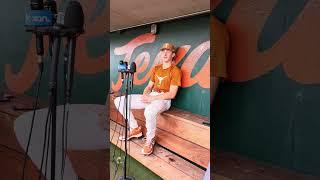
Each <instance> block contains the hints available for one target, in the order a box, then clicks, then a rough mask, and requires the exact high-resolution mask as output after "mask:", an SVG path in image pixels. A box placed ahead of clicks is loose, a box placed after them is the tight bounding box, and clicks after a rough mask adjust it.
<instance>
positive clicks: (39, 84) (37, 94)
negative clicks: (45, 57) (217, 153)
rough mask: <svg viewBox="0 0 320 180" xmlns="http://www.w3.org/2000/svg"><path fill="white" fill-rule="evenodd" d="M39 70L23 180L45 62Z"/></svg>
mask: <svg viewBox="0 0 320 180" xmlns="http://www.w3.org/2000/svg"><path fill="white" fill-rule="evenodd" d="M39 70H40V76H39V80H38V84H37V88H36V89H37V90H36V102H35V103H34V105H33V114H32V120H31V127H30V131H29V137H28V143H27V148H26V152H25V157H24V162H23V170H22V178H21V179H22V180H24V174H25V168H26V163H27V157H28V151H29V146H30V141H31V136H32V130H33V125H34V120H35V115H36V110H37V107H38V101H39V94H40V93H39V92H40V86H41V80H42V73H43V62H42V61H41V62H39Z"/></svg>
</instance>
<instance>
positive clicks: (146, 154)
mask: <svg viewBox="0 0 320 180" xmlns="http://www.w3.org/2000/svg"><path fill="white" fill-rule="evenodd" d="M155 144H156V143H155V142H154V143H153V148H152V151H151V152H150V153H145V152H143V149H141V153H142V154H143V155H145V156H149V155H150V154H152V153H153V151H154V146H155Z"/></svg>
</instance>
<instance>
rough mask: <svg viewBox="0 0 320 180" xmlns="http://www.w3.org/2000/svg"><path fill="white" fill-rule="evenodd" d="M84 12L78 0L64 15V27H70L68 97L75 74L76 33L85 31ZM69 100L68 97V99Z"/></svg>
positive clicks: (70, 4)
mask: <svg viewBox="0 0 320 180" xmlns="http://www.w3.org/2000/svg"><path fill="white" fill-rule="evenodd" d="M83 25H84V13H83V10H82V6H81V4H80V3H79V2H78V1H70V2H69V3H68V5H67V8H66V11H65V16H64V27H65V28H67V29H70V31H69V32H68V36H67V48H68V64H67V98H69V99H70V97H71V89H72V85H73V75H74V61H75V60H74V59H75V50H76V42H77V41H76V35H77V34H78V33H80V32H83ZM67 100H68V99H67Z"/></svg>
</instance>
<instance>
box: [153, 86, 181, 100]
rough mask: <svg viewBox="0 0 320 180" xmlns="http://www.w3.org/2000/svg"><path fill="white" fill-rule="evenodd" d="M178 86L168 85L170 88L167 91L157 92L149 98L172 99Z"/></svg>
mask: <svg viewBox="0 0 320 180" xmlns="http://www.w3.org/2000/svg"><path fill="white" fill-rule="evenodd" d="M178 89H179V87H178V86H175V85H170V90H169V92H166V93H163V94H159V95H157V96H150V97H151V100H152V101H154V100H170V99H174V98H175V97H176V95H177V92H178Z"/></svg>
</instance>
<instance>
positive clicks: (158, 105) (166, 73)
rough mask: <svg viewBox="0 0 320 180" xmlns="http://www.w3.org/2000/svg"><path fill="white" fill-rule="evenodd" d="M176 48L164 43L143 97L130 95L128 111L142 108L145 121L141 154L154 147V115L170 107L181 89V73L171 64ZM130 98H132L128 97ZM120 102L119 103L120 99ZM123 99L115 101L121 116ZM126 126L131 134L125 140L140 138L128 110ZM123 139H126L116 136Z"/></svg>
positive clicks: (148, 153) (155, 119) (147, 152)
mask: <svg viewBox="0 0 320 180" xmlns="http://www.w3.org/2000/svg"><path fill="white" fill-rule="evenodd" d="M174 57H175V48H174V46H173V45H172V44H170V43H165V44H163V46H162V47H161V49H160V60H161V64H160V65H157V66H155V67H154V68H153V70H152V74H151V77H150V81H149V83H148V85H147V87H146V88H145V89H144V91H143V94H132V95H129V97H128V99H130V98H131V109H145V110H144V116H145V119H146V128H147V133H146V143H145V145H144V146H143V148H142V154H144V155H150V154H152V152H153V147H154V144H155V133H156V125H157V116H158V115H159V114H160V113H161V112H163V111H166V110H168V109H169V108H170V106H171V99H174V98H175V96H176V94H177V92H178V88H179V86H181V76H182V75H181V70H180V69H179V68H178V67H177V66H175V65H174ZM130 96H131V97H130ZM121 99H122V101H121V102H120V100H121ZM123 99H124V98H122V97H117V98H116V99H115V100H114V103H115V106H116V107H117V108H118V111H119V112H120V113H121V114H122V115H123V116H124V113H125V109H124V101H123ZM128 112H129V115H128V123H129V126H130V131H129V132H128V137H127V140H130V139H132V138H139V137H141V136H142V129H141V126H138V123H137V121H136V119H135V118H134V116H133V114H132V112H131V110H129V111H128ZM119 139H120V140H125V137H123V136H121V137H119Z"/></svg>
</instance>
